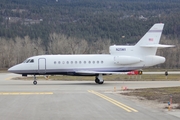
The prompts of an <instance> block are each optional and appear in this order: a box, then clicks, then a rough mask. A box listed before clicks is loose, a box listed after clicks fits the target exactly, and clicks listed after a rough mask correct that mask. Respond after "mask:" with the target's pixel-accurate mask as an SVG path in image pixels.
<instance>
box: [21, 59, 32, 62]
mask: <svg viewBox="0 0 180 120" xmlns="http://www.w3.org/2000/svg"><path fill="white" fill-rule="evenodd" d="M23 63H34V59H26V60H25V61H24V62H23Z"/></svg>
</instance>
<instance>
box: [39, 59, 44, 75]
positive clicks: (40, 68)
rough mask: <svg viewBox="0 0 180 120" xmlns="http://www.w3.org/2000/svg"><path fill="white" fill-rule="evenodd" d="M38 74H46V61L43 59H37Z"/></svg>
mask: <svg viewBox="0 0 180 120" xmlns="http://www.w3.org/2000/svg"><path fill="white" fill-rule="evenodd" d="M38 72H39V74H46V59H45V58H39V59H38Z"/></svg>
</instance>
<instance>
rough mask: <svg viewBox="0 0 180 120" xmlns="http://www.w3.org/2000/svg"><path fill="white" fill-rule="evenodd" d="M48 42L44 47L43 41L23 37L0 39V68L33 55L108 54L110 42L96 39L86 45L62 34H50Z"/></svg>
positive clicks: (81, 40)
mask: <svg viewBox="0 0 180 120" xmlns="http://www.w3.org/2000/svg"><path fill="white" fill-rule="evenodd" d="M49 40H50V42H49V43H48V47H45V46H44V45H43V44H42V42H43V40H42V39H40V38H38V39H30V37H29V36H25V37H24V38H23V39H22V38H20V37H16V38H15V39H5V38H0V60H1V61H0V68H9V67H10V66H12V65H15V64H18V63H21V62H23V61H24V60H25V59H27V58H28V57H31V56H35V55H43V54H47V53H48V54H95V53H98V54H103V53H109V49H108V48H109V46H110V45H111V41H110V40H102V39H98V40H97V41H96V42H92V43H91V44H88V43H87V41H86V40H84V39H77V38H71V37H67V36H65V35H62V34H56V33H53V34H50V39H49Z"/></svg>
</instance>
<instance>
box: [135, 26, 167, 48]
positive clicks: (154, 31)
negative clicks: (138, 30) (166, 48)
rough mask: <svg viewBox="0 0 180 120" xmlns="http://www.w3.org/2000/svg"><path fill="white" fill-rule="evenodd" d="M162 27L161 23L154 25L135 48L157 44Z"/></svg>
mask: <svg viewBox="0 0 180 120" xmlns="http://www.w3.org/2000/svg"><path fill="white" fill-rule="evenodd" d="M163 27H164V24H163V23H156V24H154V25H153V26H152V27H151V29H150V30H149V31H148V32H147V33H146V34H145V35H144V36H143V37H142V38H141V39H140V40H139V42H138V43H137V44H136V45H135V46H143V45H153V44H159V41H160V38H161V34H162V31H163Z"/></svg>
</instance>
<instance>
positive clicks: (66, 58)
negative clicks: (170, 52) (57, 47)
mask: <svg viewBox="0 0 180 120" xmlns="http://www.w3.org/2000/svg"><path fill="white" fill-rule="evenodd" d="M163 27H164V24H163V23H157V24H154V25H153V26H152V27H151V29H150V30H149V31H148V32H147V33H146V34H145V35H144V36H143V37H142V38H141V39H140V40H139V42H138V43H137V44H136V45H134V46H122V45H113V46H110V47H109V52H110V54H79V55H39V56H33V57H30V58H28V59H27V60H25V61H24V62H22V63H20V64H18V65H15V66H13V67H11V68H9V69H8V71H9V72H12V73H17V74H22V76H27V75H34V82H33V84H34V85H36V84H37V81H36V75H72V76H95V82H96V83H98V84H103V82H104V80H103V75H109V74H120V73H121V74H122V72H128V71H132V70H137V69H142V68H144V67H150V66H154V65H157V64H161V63H164V62H165V58H164V57H161V56H157V55H156V51H157V48H159V47H160V48H164V47H174V45H161V44H159V41H160V37H161V34H162V30H163Z"/></svg>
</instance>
